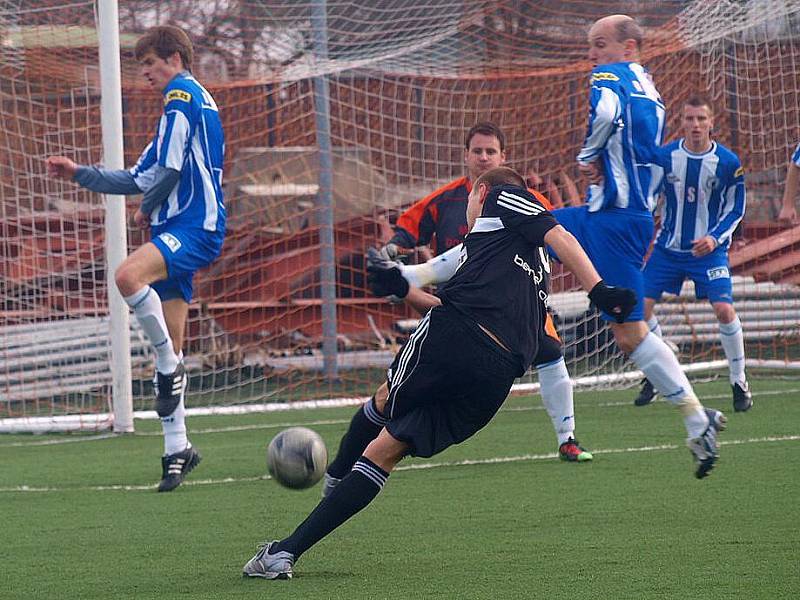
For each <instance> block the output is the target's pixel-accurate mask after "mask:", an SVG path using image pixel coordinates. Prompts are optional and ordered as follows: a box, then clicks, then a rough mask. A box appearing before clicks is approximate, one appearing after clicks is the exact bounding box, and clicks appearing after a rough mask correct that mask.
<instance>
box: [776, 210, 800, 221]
mask: <svg viewBox="0 0 800 600" xmlns="http://www.w3.org/2000/svg"><path fill="white" fill-rule="evenodd" d="M778 221H780V222H781V223H785V224H787V225H791V224H793V223H797V209H796V208H795V207H794V206H784V207H782V208H781V212H779V213H778Z"/></svg>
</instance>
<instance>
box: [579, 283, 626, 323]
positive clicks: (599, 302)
mask: <svg viewBox="0 0 800 600" xmlns="http://www.w3.org/2000/svg"><path fill="white" fill-rule="evenodd" d="M589 300H591V301H592V302H593V303H594V304H595V305H596V306H597V307H599V308H600V310H602V311H603V312H605V313H608V314H609V315H611V316H613V317H614V318H615V319H616V320H617V323H624V322H625V319H626V318H627V317H628V315H629V314H631V312H632V311H633V309H634V308H635V307H636V292H634V291H633V290H629V289H628V288H623V287H614V286H613V285H606V284H605V282H604V281H602V280H601V281H599V282H598V283H597V285H596V286H594V287H593V288H592V291H591V292H589Z"/></svg>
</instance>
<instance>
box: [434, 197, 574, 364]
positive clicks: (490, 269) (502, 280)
mask: <svg viewBox="0 0 800 600" xmlns="http://www.w3.org/2000/svg"><path fill="white" fill-rule="evenodd" d="M556 225H558V223H557V222H556V220H555V219H554V218H553V216H552V215H551V214H550V213H549V212H548V211H547V209H546V208H545V207H544V206H542V204H541V203H540V202H539V201H538V200H537V199H536V197H535V196H533V194H531V193H530V192H528V191H527V190H525V189H524V188H518V187H513V186H497V187H494V188H492V189H491V190H490V192H489V195H488V196H487V198H486V200H485V202H484V205H483V210H482V212H481V216H480V217H478V218H477V219H476V222H475V225H474V226H473V228H472V230H471V231H470V232H469V234H467V237H466V238H465V239H464V246H463V249H462V254H461V259H460V261H459V267H458V270H456V272H455V274H454V275H453V277H451V278H450V280H449V281H448V282H447V283H445V284H444V285H443V286H442V287H441V288H440V290H439V293H438V295H439V297H440V298H441V300H442V303H443V304H445V305H448V306H452V307H453V308H455V309H456V310H458V311H459V312H460V313H462V314H463V315H465V316H466V317H468V318H469V319H470V320H471V321H473V322H475V323H478V324H480V325H482V326H483V327H485V328H486V329H487V330H489V331H491V332H492V333H493V334H494V335H496V336H497V338H498V339H499V340H500V341H501V342H502V343H503V345H505V346H506V347H507V348H508V349H509V350H511V352H512V353H513V354H514V356H515V358H516V359H517V360H518V361H519V366H520V373H519V374H520V375H522V374H523V373H524V372H525V371H526V370H527V369H528V367H529V366H530V364H531V362H532V361H533V358H534V356H536V352H537V350H538V344H539V337H540V335H541V332H542V331H543V330H544V324H545V318H546V316H547V314H546V313H547V308H546V305H545V303H546V302H547V293H548V288H547V278H548V275H549V273H550V263H549V262H548V259H547V252H546V250H545V242H544V236H545V234H546V233H547V232H548V231H550V229H552V228H553V227H555V226H556Z"/></svg>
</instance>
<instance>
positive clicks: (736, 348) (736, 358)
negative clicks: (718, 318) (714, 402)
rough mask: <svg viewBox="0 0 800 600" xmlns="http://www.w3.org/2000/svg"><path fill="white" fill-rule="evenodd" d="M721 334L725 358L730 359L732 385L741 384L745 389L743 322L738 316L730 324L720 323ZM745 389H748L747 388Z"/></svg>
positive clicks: (729, 368)
mask: <svg viewBox="0 0 800 600" xmlns="http://www.w3.org/2000/svg"><path fill="white" fill-rule="evenodd" d="M719 333H720V336H719V337H720V339H721V340H722V349H723V350H724V351H725V358H727V359H728V370H729V372H730V379H731V385H733V384H734V383H739V384H741V385H742V386H743V387H745V386H746V385H747V379H746V377H745V375H744V335H742V322H741V321H740V320H739V317H738V316H737V317H736V318H735V319H734V320H733V321H731V322H730V323H720V324H719ZM745 389H747V388H746V387H745Z"/></svg>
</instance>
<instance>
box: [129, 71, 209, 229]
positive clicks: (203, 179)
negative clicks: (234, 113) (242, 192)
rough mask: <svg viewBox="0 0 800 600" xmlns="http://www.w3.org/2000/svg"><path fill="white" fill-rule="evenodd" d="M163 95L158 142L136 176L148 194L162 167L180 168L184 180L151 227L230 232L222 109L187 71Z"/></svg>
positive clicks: (155, 213) (159, 209)
mask: <svg viewBox="0 0 800 600" xmlns="http://www.w3.org/2000/svg"><path fill="white" fill-rule="evenodd" d="M163 94H164V112H163V114H162V115H161V118H160V119H159V121H158V129H157V131H156V134H155V137H154V138H153V141H152V142H150V144H148V145H147V147H146V148H145V149H144V151H143V152H142V155H141V156H140V157H139V160H138V161H137V162H136V165H135V166H134V167H133V168H132V169H131V170H130V173H131V175H133V177H134V181H135V182H136V185H137V186H138V187H139V189H141V190H142V191H143V192H146V191H147V190H148V188H149V187H150V186H151V185H152V184H153V175H154V172H155V167H156V166H160V167H164V168H168V169H174V170H176V171H179V172H180V174H181V176H180V180H179V182H178V184H177V185H176V186H175V187H174V188H173V190H172V192H171V193H170V194H169V196H168V197H167V199H166V201H165V202H163V203H162V204H161V205H160V206H157V207H156V208H155V209H154V210H153V211H152V212H151V213H150V223H151V225H152V226H154V227H160V228H163V226H165V225H166V224H169V225H170V226H172V225H175V224H180V225H181V226H182V227H189V228H192V227H197V228H202V229H205V230H206V231H218V232H222V233H224V232H225V204H224V200H223V197H222V163H223V159H224V155H225V138H224V135H223V132H222V123H221V121H220V118H219V111H218V109H217V105H216V103H215V102H214V99H213V98H212V97H211V94H209V93H208V91H206V89H205V88H204V87H203V86H202V85H200V83H199V82H198V81H197V80H196V79H195V78H194V77H193V76H192V75H191V74H190V73H189V72H187V71H184V72H183V73H179V74H178V75H176V76H175V77H174V78H173V79H172V80H171V81H170V82H169V83H168V84H167V86H166V87H165V88H164V92H163Z"/></svg>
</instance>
